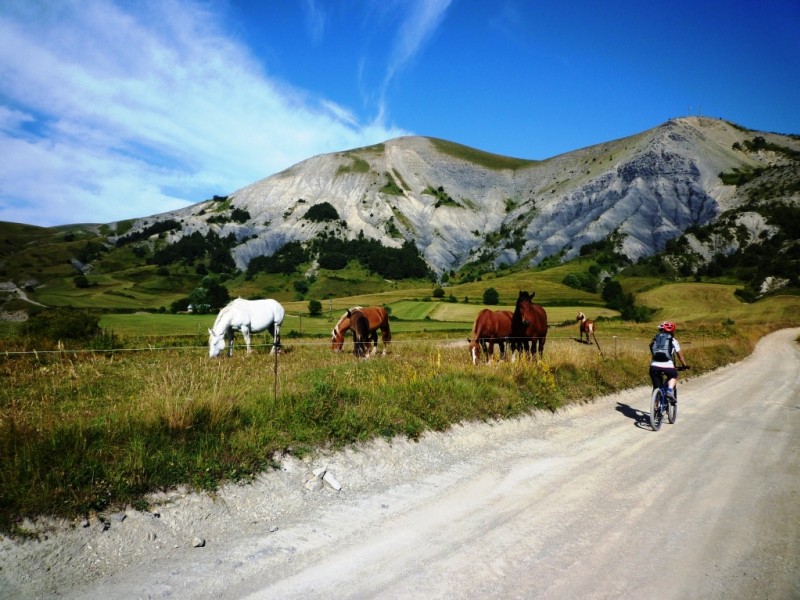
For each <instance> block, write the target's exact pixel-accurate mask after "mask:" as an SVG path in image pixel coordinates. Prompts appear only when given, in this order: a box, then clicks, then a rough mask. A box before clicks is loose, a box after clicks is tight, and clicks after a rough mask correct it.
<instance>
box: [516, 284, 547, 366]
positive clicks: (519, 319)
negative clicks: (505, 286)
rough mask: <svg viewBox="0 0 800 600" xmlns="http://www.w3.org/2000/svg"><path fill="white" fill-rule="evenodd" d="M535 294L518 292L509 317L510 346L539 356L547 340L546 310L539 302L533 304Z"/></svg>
mask: <svg viewBox="0 0 800 600" xmlns="http://www.w3.org/2000/svg"><path fill="white" fill-rule="evenodd" d="M535 294H536V292H533V293H532V294H530V293H528V292H524V291H521V290H520V292H519V296H518V297H517V303H516V305H515V307H514V315H513V316H512V318H511V339H512V342H511V348H512V350H519V351H523V350H524V351H525V353H526V354H530V353H537V354H538V356H539V357H540V358H541V356H542V354H543V353H544V343H545V341H546V340H547V312H545V310H544V308H542V305H541V304H534V302H533V296H534V295H535Z"/></svg>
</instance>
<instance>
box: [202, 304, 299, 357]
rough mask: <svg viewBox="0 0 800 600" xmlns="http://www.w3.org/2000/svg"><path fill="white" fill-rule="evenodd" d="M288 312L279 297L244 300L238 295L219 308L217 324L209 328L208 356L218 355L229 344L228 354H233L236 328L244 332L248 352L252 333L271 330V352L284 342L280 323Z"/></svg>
mask: <svg viewBox="0 0 800 600" xmlns="http://www.w3.org/2000/svg"><path fill="white" fill-rule="evenodd" d="M284 316H286V311H285V310H284V309H283V306H281V305H280V304H279V303H278V302H277V301H276V300H272V299H267V300H244V299H243V298H237V299H236V300H234V301H233V302H231V303H229V304H228V306H226V307H225V308H223V309H222V310H221V311H219V314H218V315H217V320H216V321H214V327H212V328H211V329H209V330H208V355H209V356H210V357H211V358H214V357H215V356H219V353H220V352H222V351H223V350H224V349H225V342H226V341H227V343H228V356H232V355H233V331H234V330H235V329H238V330H239V331H241V332H242V337H243V338H244V343H245V344H247V353H248V354H249V353H250V352H251V350H250V333H258V332H260V331H264V330H265V329H267V330H269V332H270V333H271V334H272V338H273V345H272V352H275V348H277V347H278V346H280V343H281V333H280V332H281V324H282V323H283V318H284Z"/></svg>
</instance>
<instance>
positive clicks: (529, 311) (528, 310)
mask: <svg viewBox="0 0 800 600" xmlns="http://www.w3.org/2000/svg"><path fill="white" fill-rule="evenodd" d="M535 295H536V292H533V293H528V292H525V291H523V290H520V292H519V296H518V297H517V304H516V307H515V309H514V318H515V319H516V318H519V319H521V320H522V324H523V325H530V324H531V323H533V322H535V321H536V318H537V315H536V311H535V309H534V305H533V297H534V296H535Z"/></svg>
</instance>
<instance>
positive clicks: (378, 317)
mask: <svg viewBox="0 0 800 600" xmlns="http://www.w3.org/2000/svg"><path fill="white" fill-rule="evenodd" d="M356 310H358V311H359V312H360V313H361V314H363V315H364V316H365V317H366V318H367V320H368V321H369V331H370V334H371V336H372V340H373V342H372V343H373V344H374V348H373V352H377V350H378V333H377V331H378V329H380V330H381V339H383V354H386V351H387V347H388V345H389V342H390V341H391V340H392V332H391V329H390V328H389V311H387V310H386V309H385V308H383V307H382V306H368V307H366V308H363V307H361V306H356V307H354V308H352V309H350V310H348V311H347V312H346V313H344V314H343V315H342V317H341V318H340V319H339V322H338V323H336V326H335V327H334V328H333V331H331V350H333V351H334V352H341V351H342V347H343V346H344V335H345V333H347V331H348V330H349V329H351V328H352V324H351V318H350V317H351V313H352V312H353V311H356Z"/></svg>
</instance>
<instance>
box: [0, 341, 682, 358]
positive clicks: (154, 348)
mask: <svg viewBox="0 0 800 600" xmlns="http://www.w3.org/2000/svg"><path fill="white" fill-rule="evenodd" d="M175 337H177V336H169V338H175ZM522 339H527V340H530V339H531V338H504V340H503V342H504V343H511V342H515V341H520V340H522ZM534 339H536V338H534ZM650 339H651V338H649V337H648V338H643V337H628V336H616V335H614V336H597V340H598V348H600V347H601V345H600V343H599V342H602V344H603V347H606V346H608V347H609V350H612V351H613V352H614V353H615V354H616V353H617V352H618V351H619V343H620V342H623V341H624V342H626V343H631V342H638V343H641V344H643V347H644V348H645V349H646V348H647V345H648V344H649V343H650ZM545 340H546V341H547V342H548V343H549V342H553V341H564V340H566V341H572V342H576V343H582V344H584V345H588V344H591V342H581V341H580V340H579V339H578V338H577V337H574V336H567V335H561V336H559V335H556V336H553V335H548V336H547V337H546V338H545ZM382 343H383V342H381V341H379V344H382ZM421 343H423V344H432V345H440V346H446V345H459V346H460V345H465V346H466V344H467V339H466V338H463V336H462V337H459V338H456V337H449V338H431V337H407V336H404V337H403V338H401V339H392V340H391V341H390V342H389V345H390V346H407V345H412V344H414V345H419V344H421ZM495 343H499V342H495ZM681 344H688V345H691V344H692V341H687V340H684V341H682V342H681ZM274 345H275V344H274V343H261V344H258V343H251V344H250V347H251V348H253V349H257V348H271V347H273V346H274ZM281 346H289V347H293V346H297V347H301V346H304V347H314V346H318V347H320V348H326V349H328V350H330V347H331V340H330V339H324V340H323V339H318V340H304V339H291V340H290V341H286V340H284V341H283V342H282V343H281ZM244 347H245V345H244V344H234V348H235V349H237V348H238V349H243V348H244ZM198 350H205V351H207V350H208V345H207V344H204V345H179V346H160V345H155V344H154V345H150V344H148V345H147V346H141V347H137V348H125V347H120V348H65V347H63V346H59V347H58V348H56V349H51V350H36V349H34V350H3V351H0V356H5V357H7V358H10V357H12V356H26V355H27V356H39V355H50V354H76V355H77V354H114V353H134V352H167V351H198ZM240 351H241V350H240ZM601 352H602V350H601Z"/></svg>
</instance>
